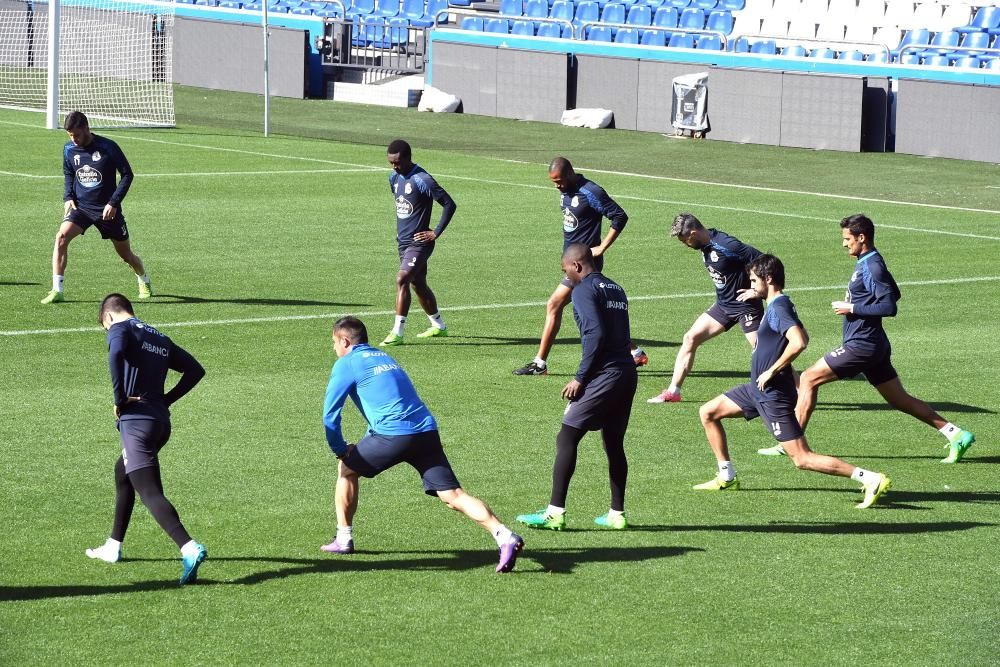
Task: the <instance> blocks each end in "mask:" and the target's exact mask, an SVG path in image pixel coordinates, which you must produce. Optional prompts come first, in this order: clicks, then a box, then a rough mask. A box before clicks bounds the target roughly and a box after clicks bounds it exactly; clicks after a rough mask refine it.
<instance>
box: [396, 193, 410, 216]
mask: <svg viewBox="0 0 1000 667" xmlns="http://www.w3.org/2000/svg"><path fill="white" fill-rule="evenodd" d="M407 187H409V185H407ZM411 215H413V204H411V203H410V201H409V200H408V199H407V198H406V197H396V217H398V218H409V217H410V216H411Z"/></svg>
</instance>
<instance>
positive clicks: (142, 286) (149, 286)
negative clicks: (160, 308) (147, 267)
mask: <svg viewBox="0 0 1000 667" xmlns="http://www.w3.org/2000/svg"><path fill="white" fill-rule="evenodd" d="M151 296H153V283H152V281H150V282H148V283H147V282H146V281H145V280H143V279H142V278H139V298H140V299H148V298H149V297H151Z"/></svg>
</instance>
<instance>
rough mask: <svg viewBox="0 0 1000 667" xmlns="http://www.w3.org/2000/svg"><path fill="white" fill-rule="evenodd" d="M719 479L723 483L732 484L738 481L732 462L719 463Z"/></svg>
mask: <svg viewBox="0 0 1000 667" xmlns="http://www.w3.org/2000/svg"><path fill="white" fill-rule="evenodd" d="M719 479H721V480H722V481H723V482H731V481H733V480H734V479H736V469H735V468H733V462H732V461H719Z"/></svg>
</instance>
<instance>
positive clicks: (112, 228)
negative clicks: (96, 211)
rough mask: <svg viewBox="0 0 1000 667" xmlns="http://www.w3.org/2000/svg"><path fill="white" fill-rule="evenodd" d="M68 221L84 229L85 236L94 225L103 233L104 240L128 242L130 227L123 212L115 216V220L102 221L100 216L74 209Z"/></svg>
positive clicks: (68, 216) (67, 218) (67, 217)
mask: <svg viewBox="0 0 1000 667" xmlns="http://www.w3.org/2000/svg"><path fill="white" fill-rule="evenodd" d="M66 220H68V221H69V222H72V223H73V224H74V225H76V226H77V227H79V228H80V229H82V230H83V231H82V232H81V233H82V234H85V233H86V232H87V229H88V228H89V227H90V226H91V225H93V226H94V227H97V231H99V232H100V233H101V238H102V239H111V240H112V241H128V225H126V224H125V216H124V215H122V212H121V211H118V213H116V214H115V217H114V219H113V220H101V216H100V215H96V216H92V215H90V214H89V213H84V212H83V211H81V210H80V209H78V208H74V209H73V210H72V211H70V212H69V215H67V216H66Z"/></svg>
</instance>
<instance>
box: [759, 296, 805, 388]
mask: <svg viewBox="0 0 1000 667" xmlns="http://www.w3.org/2000/svg"><path fill="white" fill-rule="evenodd" d="M792 327H802V330H803V331H805V327H804V326H803V325H802V321H801V320H800V319H799V314H798V313H797V312H796V310H795V306H794V305H793V304H792V300H791V299H789V298H788V297H787V296H786V295H784V294H781V295H779V296H777V297H775V298H774V299H773V300H772V301H771V303H769V304H767V308H766V309H765V310H764V316H763V317H762V318H761V321H760V328H759V329H757V345H756V346H755V347H754V349H753V354H752V355H751V359H750V387H751V389H752V391H753V392H754V393H755V394H757V397H758V398H759V399H760V400H762V401H769V400H775V399H778V398H788V397H789V396H790V397H792V398H793V400H794V398H795V375H794V373H793V371H792V366H791V365H790V364H789V365H788V366H785V367H784V368H782V369H781V370H780V371H778V373H777V375H774V376H773V377H772V378H771V381H770V382H768V383H767V385H766V386H765V387H764V391H761V390H760V389H758V388H757V378H758V377H760V374H761V373H763V372H764V371H766V370H767V369H769V368H770V367H771V366H773V365H774V364H775V362H776V361H778V359H780V358H781V355H783V354H784V353H785V348H787V347H788V338H787V337H786V334H787V333H788V330H789V329H791V328H792Z"/></svg>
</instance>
